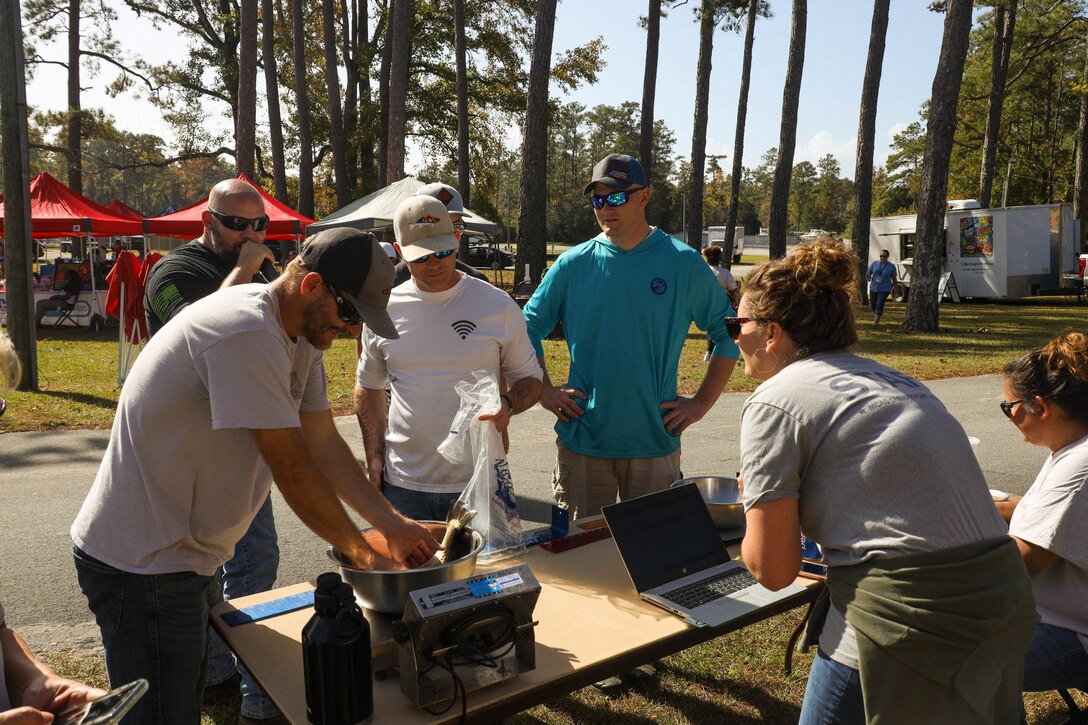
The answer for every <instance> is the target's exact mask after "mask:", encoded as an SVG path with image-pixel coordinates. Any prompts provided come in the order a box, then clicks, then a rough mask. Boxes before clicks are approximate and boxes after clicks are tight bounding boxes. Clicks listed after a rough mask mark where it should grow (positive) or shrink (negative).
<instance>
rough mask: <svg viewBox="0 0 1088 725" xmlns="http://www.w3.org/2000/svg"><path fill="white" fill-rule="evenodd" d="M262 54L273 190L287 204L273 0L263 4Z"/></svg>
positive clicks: (266, 0) (263, 0) (277, 197)
mask: <svg viewBox="0 0 1088 725" xmlns="http://www.w3.org/2000/svg"><path fill="white" fill-rule="evenodd" d="M261 37H262V40H261V54H262V57H263V58H264V93H265V102H266V103H267V105H268V139H269V142H270V143H269V145H270V146H271V147H272V149H271V150H272V188H273V190H274V193H275V196H276V199H277V200H278V201H281V202H283V203H284V204H286V203H288V198H287V163H286V161H285V160H284V157H283V120H282V118H281V117H280V81H279V76H278V75H277V70H276V16H275V12H274V10H273V8H272V0H261Z"/></svg>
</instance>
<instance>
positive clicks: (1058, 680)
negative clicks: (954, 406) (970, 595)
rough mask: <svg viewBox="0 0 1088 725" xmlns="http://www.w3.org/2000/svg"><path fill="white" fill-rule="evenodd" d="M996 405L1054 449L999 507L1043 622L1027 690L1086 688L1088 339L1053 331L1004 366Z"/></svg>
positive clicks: (1032, 438)
mask: <svg viewBox="0 0 1088 725" xmlns="http://www.w3.org/2000/svg"><path fill="white" fill-rule="evenodd" d="M1001 412H1003V413H1004V414H1005V416H1006V417H1008V418H1009V420H1011V421H1012V423H1013V425H1015V426H1016V427H1017V428H1019V429H1020V432H1021V433H1023V435H1024V440H1026V441H1027V442H1028V443H1034V444H1035V445H1037V446H1043V447H1045V448H1048V449H1050V456H1049V457H1048V458H1047V459H1046V463H1044V464H1043V468H1042V470H1040V471H1039V475H1038V476H1037V477H1036V479H1035V483H1033V484H1032V485H1031V488H1030V489H1028V492H1027V493H1026V494H1024V497H1023V498H1018V497H1015V496H1013V497H1011V500H1009V501H1007V502H1001V503H998V504H997V507H998V511H999V512H1000V513H1001V515H1002V516H1003V517H1004V518H1005V519H1006V520H1007V521H1009V534H1010V535H1011V536H1012V537H1013V541H1015V542H1016V545H1017V547H1018V548H1019V549H1020V554H1021V555H1022V556H1023V558H1024V564H1025V565H1026V566H1027V570H1028V574H1029V575H1030V576H1031V586H1032V590H1033V591H1034V593H1035V604H1036V607H1037V609H1038V611H1039V616H1040V617H1041V618H1042V622H1041V623H1040V624H1039V625H1038V626H1037V627H1036V628H1035V637H1034V639H1033V640H1032V642H1031V648H1030V649H1029V650H1028V654H1027V660H1026V662H1025V666H1024V690H1026V691H1028V692H1037V691H1041V690H1054V689H1067V688H1079V689H1082V690H1085V689H1088V533H1086V532H1088V337H1086V336H1085V335H1084V334H1082V333H1079V332H1069V333H1065V334H1062V335H1058V336H1057V337H1055V338H1054V339H1053V340H1051V341H1050V342H1048V343H1047V344H1046V345H1044V346H1043V347H1042V348H1040V349H1038V350H1035V351H1034V352H1030V353H1028V354H1027V355H1024V356H1022V357H1019V358H1017V359H1016V360H1013V361H1012V362H1010V363H1009V364H1008V365H1006V366H1005V399H1004V401H1002V403H1001Z"/></svg>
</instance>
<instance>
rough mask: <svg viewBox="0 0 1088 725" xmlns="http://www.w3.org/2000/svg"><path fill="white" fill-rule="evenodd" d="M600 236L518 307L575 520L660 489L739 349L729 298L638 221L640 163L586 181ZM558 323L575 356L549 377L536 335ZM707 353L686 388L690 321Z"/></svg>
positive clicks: (705, 270) (684, 249)
mask: <svg viewBox="0 0 1088 725" xmlns="http://www.w3.org/2000/svg"><path fill="white" fill-rule="evenodd" d="M585 193H586V194H587V195H589V199H590V204H591V206H592V207H593V211H594V214H595V216H596V218H597V223H598V224H599V225H600V227H601V234H600V235H599V236H597V237H595V238H594V239H591V240H589V241H588V242H585V243H584V244H581V245H579V246H577V247H575V248H574V249H571V250H570V251H568V252H566V253H565V254H563V255H562V256H560V257H559V259H558V260H556V262H555V264H554V265H553V266H552V267H551V269H549V270H548V273H547V275H545V277H544V280H543V281H542V282H541V284H540V287H539V288H537V290H536V293H535V294H534V295H533V297H532V299H530V300H529V302H528V304H527V305H526V306H525V320H526V323H527V326H528V330H529V339H530V340H531V341H532V343H533V345H534V347H535V348H536V352H537V355H538V356H539V357H540V363H541V367H542V368H543V369H544V384H545V389H544V394H543V395H541V397H540V404H541V405H542V406H543V407H544V408H545V409H546V410H549V411H551V412H552V413H553V414H555V416H556V418H557V421H556V425H555V431H556V433H557V434H558V439H557V441H556V445H557V448H558V453H557V458H556V467H555V473H554V490H555V497H556V500H557V501H558V503H559V505H560V506H563V507H565V508H567V509H569V510H570V512H571V515H572V517H574V518H579V517H583V516H593V515H595V514H599V513H600V512H601V507H602V506H604V505H607V504H610V503H614V502H615V500H616V496H617V493H618V494H619V497H620V499H621V500H623V499H628V498H633V497H635V496H640V495H642V494H645V493H650V492H652V491H658V490H661V489H663V488H667V487H668V486H669V485H670V484H671V483H672V482H673V481H675V480H676V479H678V478H680V435H681V434H682V433H683V432H684V431H685V430H686V429H687V428H688V426H690V425H692V424H693V423H697V422H698V421H699V420H700V419H701V418H702V417H703V416H704V415H706V412H707V411H708V410H709V409H710V407H711V406H712V405H713V404H714V403H715V401H716V400H717V399H718V396H719V395H720V394H721V391H722V388H723V387H724V386H725V384H726V382H728V380H729V376H730V374H731V373H732V372H733V366H734V365H735V364H736V359H737V356H738V355H739V350H738V349H737V346H736V343H735V342H733V340H732V339H730V337H729V334H728V333H727V332H726V327H725V322H724V319H725V318H726V317H728V316H731V315H734V314H735V313H734V311H733V307H732V305H731V304H730V302H729V297H728V296H727V295H726V294H725V292H724V291H723V290H722V288H721V285H719V284H718V282H717V280H716V279H715V277H714V275H713V273H711V271H710V268H709V267H707V266H706V264H705V263H703V261H702V258H701V257H700V256H699V254H698V253H697V252H696V251H694V250H693V249H691V248H689V247H688V246H686V245H684V244H683V243H681V242H679V241H678V240H676V239H673V238H672V237H670V236H669V235H668V234H666V233H665V232H663V231H661V230H660V229H657V228H654V227H651V226H650V225H649V223H647V221H646V206H647V205H648V204H649V202H650V189H649V188H648V184H647V182H646V175H645V173H644V172H643V170H642V166H641V165H640V164H639V162H638V161H637V160H636V159H634V158H633V157H631V156H627V155H623V154H612V155H610V156H607V157H605V158H604V159H603V160H602V161H601V162H600V163H598V164H597V166H596V167H594V169H593V178H592V181H591V182H590V183H589V184H588V185H587V186H586V188H585ZM558 320H562V321H563V332H564V335H565V337H566V340H567V349H568V351H569V352H570V357H571V363H570V372H569V375H568V379H567V381H566V382H565V383H560V384H559V385H557V386H556V385H553V384H552V382H551V380H550V379H549V378H548V373H547V367H546V366H545V364H544V349H543V347H542V345H541V339H542V338H544V337H545V336H546V335H547V334H548V332H550V331H551V329H552V328H553V327H554V326H555V323H556V322H557V321H558ZM692 322H694V323H695V324H696V325H697V326H698V327H699V329H702V330H706V331H707V332H708V334H709V338H710V340H711V341H712V342H714V343H715V347H714V354H713V355H712V356H711V360H710V363H709V365H708V367H707V372H706V376H705V377H704V378H703V381H702V384H701V385H700V386H699V390H698V391H697V392H696V393H695V395H694V396H693V397H690V398H688V397H683V396H679V395H677V389H676V378H677V368H678V365H679V361H680V352H681V351H682V350H683V347H684V341H685V340H686V338H687V334H688V331H689V330H690V328H691V323H692Z"/></svg>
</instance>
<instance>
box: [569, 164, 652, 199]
mask: <svg viewBox="0 0 1088 725" xmlns="http://www.w3.org/2000/svg"><path fill="white" fill-rule="evenodd" d="M594 184H604V185H605V186H607V187H608V188H609V189H615V190H616V191H620V190H621V189H626V188H627V187H628V186H630V185H631V184H635V185H637V186H649V185H650V184H649V183H648V182H647V181H646V172H645V171H643V170H642V164H640V163H639V162H638V159H636V158H635V157H634V156H629V155H628V154H609V155H608V156H605V157H604V158H603V159H601V160H600V161H598V162H597V165H596V166H594V167H593V181H591V182H589V183H588V184H586V188H584V189H582V193H583V194H589V193H590V192H592V191H593V185H594Z"/></svg>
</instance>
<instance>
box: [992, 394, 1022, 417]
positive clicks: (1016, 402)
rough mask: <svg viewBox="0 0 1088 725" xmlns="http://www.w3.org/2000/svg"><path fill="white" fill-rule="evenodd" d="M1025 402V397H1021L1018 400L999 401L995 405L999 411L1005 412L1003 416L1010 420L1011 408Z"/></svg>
mask: <svg viewBox="0 0 1088 725" xmlns="http://www.w3.org/2000/svg"><path fill="white" fill-rule="evenodd" d="M1026 402H1028V401H1027V399H1026V398H1021V399H1020V400H1009V401H1007V402H1001V403H998V404H997V405H998V407H1000V408H1001V412H1002V413H1004V414H1005V417H1006V418H1008V419H1009V420H1012V409H1013V408H1015V407H1016V406H1017V405H1020V404H1021V403H1026Z"/></svg>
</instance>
